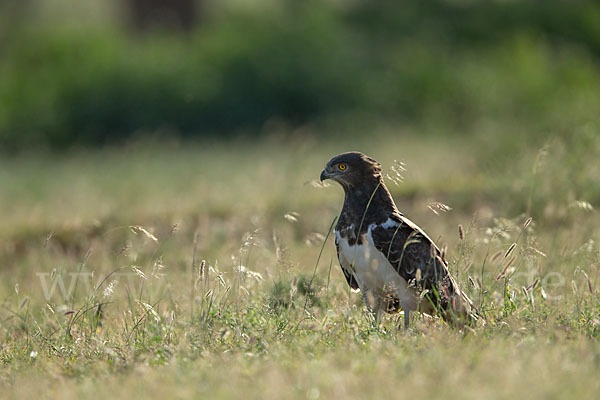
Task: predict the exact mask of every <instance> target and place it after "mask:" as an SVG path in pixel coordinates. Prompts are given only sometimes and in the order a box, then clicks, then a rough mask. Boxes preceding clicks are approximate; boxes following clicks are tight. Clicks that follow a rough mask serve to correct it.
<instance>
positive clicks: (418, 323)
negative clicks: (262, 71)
mask: <svg viewBox="0 0 600 400" xmlns="http://www.w3.org/2000/svg"><path fill="white" fill-rule="evenodd" d="M586 132H588V133H586ZM340 143H344V145H340ZM498 149H502V151H501V152H499V151H498ZM347 150H362V151H364V152H366V153H368V154H369V155H371V156H373V157H374V158H376V159H378V160H379V161H381V162H382V163H383V165H384V170H386V169H387V168H390V167H392V166H394V165H397V164H394V160H398V161H402V162H404V163H405V165H406V171H402V175H403V182H400V183H399V184H397V185H396V184H394V183H393V182H391V181H390V182H388V184H389V186H390V189H391V190H392V194H393V196H394V198H395V200H396V202H397V204H398V206H399V207H400V208H401V209H402V210H403V211H404V212H405V214H406V215H407V216H409V217H410V218H411V219H413V220H414V221H415V222H417V223H418V224H419V225H421V226H422V227H423V228H424V229H425V230H426V231H427V232H428V233H429V235H430V236H431V237H433V238H434V239H435V240H436V241H437V242H438V244H439V245H441V246H447V249H448V250H447V257H448V259H449V260H450V268H451V270H452V271H453V273H454V274H455V275H456V276H457V277H458V280H459V282H460V283H461V285H462V286H463V288H465V290H466V291H467V292H468V293H469V295H470V296H471V298H472V299H473V300H474V301H475V302H476V303H477V304H478V305H480V306H481V308H482V309H483V310H484V311H485V317H486V323H485V324H481V325H480V326H477V327H474V328H473V329H472V330H469V329H467V330H464V331H459V330H456V329H451V328H449V327H448V326H447V325H446V324H444V323H442V322H440V321H439V320H435V321H428V320H424V319H423V318H421V317H418V316H415V317H414V318H413V320H412V322H411V328H410V329H409V330H408V331H404V330H398V329H397V325H398V320H397V317H390V316H388V317H386V318H385V319H384V321H383V322H382V324H381V325H380V326H373V324H372V323H371V321H370V319H369V317H368V315H367V313H366V311H365V307H364V305H363V304H362V299H361V297H360V295H359V294H354V293H351V292H349V290H348V288H347V285H346V283H345V281H344V279H343V277H342V274H341V271H340V270H339V267H338V265H337V260H336V259H335V253H334V246H333V243H331V239H329V240H328V241H327V242H325V237H326V236H327V232H328V229H329V227H330V225H331V222H332V221H333V218H334V217H335V216H336V215H337V214H338V212H339V209H340V207H341V202H342V191H341V189H340V188H338V187H336V186H328V187H322V186H320V185H318V184H316V180H317V179H318V176H319V173H320V171H321V169H322V167H323V166H324V165H325V163H326V162H327V161H328V160H329V158H330V157H331V156H333V155H334V154H336V153H339V152H341V151H347ZM598 150H600V138H599V137H598V135H597V132H596V133H595V134H591V133H589V130H588V131H581V132H580V131H578V132H575V133H574V134H573V135H572V136H570V137H567V136H564V135H563V136H560V137H559V136H557V137H549V138H547V140H544V141H543V142H538V143H533V145H530V144H527V145H525V144H522V143H519V141H518V140H514V141H512V142H511V140H509V139H508V138H501V137H498V136H496V137H495V138H493V141H492V142H490V136H489V135H487V134H482V135H471V136H465V137H464V138H463V139H456V136H453V137H452V139H451V140H447V139H444V138H443V137H418V136H416V135H412V134H409V133H407V132H404V131H400V132H397V131H396V132H393V134H392V133H390V132H387V133H386V132H384V133H382V134H379V135H375V136H371V137H369V138H366V137H365V138H362V139H361V138H356V137H354V138H339V137H338V138H337V139H319V136H316V135H312V136H306V137H303V138H302V139H298V140H297V141H294V140H292V141H291V142H290V141H282V140H280V139H277V138H272V139H265V140H263V141H260V142H247V141H243V140H240V141H238V142H227V143H208V142H205V143H196V144H185V145H178V144H173V143H172V144H161V145H159V144H141V143H133V144H131V145H129V146H125V147H123V148H112V149H104V150H94V151H92V150H81V151H76V152H72V153H68V154H62V155H52V154H29V155H27V154H24V155H19V156H12V157H9V158H4V159H2V160H1V161H0V187H2V191H1V192H0V206H1V207H0V220H1V221H2V224H1V226H0V244H1V247H0V259H1V260H2V263H1V265H0V337H1V339H0V363H1V367H0V385H1V386H2V393H3V396H4V395H6V396H7V397H14V398H30V397H34V396H35V397H41V398H55V397H60V398H67V399H68V398H81V397H85V398H88V397H89V398H106V397H114V396H144V397H149V398H165V397H166V398H191V397H217V398H232V397H242V396H243V397H247V398H282V397H283V398H309V399H316V398H333V397H338V398H366V397H379V396H393V397H401V396H411V397H419V398H434V397H439V396H440V395H444V396H448V395H450V396H453V395H454V396H460V397H461V398H482V397H493V398H514V397H515V396H519V397H522V396H527V397H528V398H561V397H566V396H574V397H577V398H585V397H587V398H590V397H594V395H595V394H597V393H598V391H599V390H600V384H599V383H598V380H597V379H595V378H596V375H597V374H596V371H597V369H598V366H599V364H600V346H599V344H598V338H599V336H600V301H599V299H598V272H599V271H598V265H599V263H600V249H599V247H598V244H597V243H598V242H599V240H600V238H599V237H598V230H597V226H598V222H599V218H598V214H597V212H596V211H595V208H596V207H597V206H598V204H599V203H600V185H599V184H598V181H597V176H598V167H597V161H596V158H597V154H598ZM435 202H440V203H443V204H446V205H448V206H449V207H451V210H447V209H446V208H445V207H442V206H441V205H439V204H435ZM428 206H429V207H428ZM432 210H435V212H432ZM529 218H532V219H531V220H529ZM459 225H460V226H461V228H460V229H461V231H462V233H461V234H460V235H459V228H458V226H459ZM321 250H322V255H321V254H320V252H321ZM318 259H319V260H320V261H319V262H317V260H318ZM314 271H316V272H314ZM74 278H76V279H74ZM61 283H63V284H64V289H63V287H61V286H60V284H61ZM53 285H54V286H53ZM71 285H72V286H71ZM52 287H54V292H53V293H50V292H51V291H52ZM70 289H71V290H70ZM63 292H64V293H63Z"/></svg>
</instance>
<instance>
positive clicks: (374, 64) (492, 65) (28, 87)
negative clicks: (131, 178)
mask: <svg viewBox="0 0 600 400" xmlns="http://www.w3.org/2000/svg"><path fill="white" fill-rule="evenodd" d="M599 111H600V3H599V2H597V1H578V0H546V1H516V0H515V1H485V2H483V1H474V0H473V1H471V0H436V1H426V2H424V1H420V0H405V1H402V2H399V1H333V0H329V1H310V0H309V1H298V0H255V1H251V2H249V1H242V0H218V1H217V0H195V1H192V0H172V1H167V0H162V1H161V0H120V1H117V0H112V1H111V0H86V1H74V0H52V1H50V0H27V1H24V0H21V1H16V0H8V1H3V2H2V3H0V146H1V147H2V148H3V149H4V150H8V151H12V150H14V149H30V148H32V147H49V148H54V149H63V148H66V147H71V146H73V145H77V146H79V145H85V146H89V145H102V144H106V143H120V142H122V141H124V140H130V139H131V138H139V137H143V138H146V137H147V136H152V137H157V136H158V137H177V138H203V137H209V138H215V137H222V136H229V137H231V136H239V135H242V136H246V137H248V136H250V137H252V136H254V135H265V134H270V133H273V132H276V133H278V132H286V134H289V132H298V129H297V128H307V127H308V128H309V129H308V130H310V131H311V132H320V133H321V134H323V135H324V134H325V133H323V132H326V134H327V135H335V134H343V135H353V134H354V135H361V134H365V133H368V132H369V130H373V129H377V128H378V127H381V126H394V127H397V126H404V127H409V128H410V129H413V130H414V131H417V132H418V133H419V134H428V135H436V134H437V135H440V134H445V135H461V134H471V135H478V136H481V137H484V138H485V137H486V136H487V137H497V136H503V137H505V138H512V139H514V140H515V141H517V142H519V144H523V143H527V142H530V143H535V144H536V145H539V144H540V143H543V141H544V138H545V137H546V136H547V135H549V133H551V134H552V135H553V136H561V137H562V138H563V139H564V140H566V141H570V140H571V137H572V136H573V135H578V134H584V135H588V134H590V132H595V133H594V134H596V133H597V132H598V127H599V126H600V112H599ZM300 132H302V130H300ZM581 132H583V133H581ZM586 132H587V133H586Z"/></svg>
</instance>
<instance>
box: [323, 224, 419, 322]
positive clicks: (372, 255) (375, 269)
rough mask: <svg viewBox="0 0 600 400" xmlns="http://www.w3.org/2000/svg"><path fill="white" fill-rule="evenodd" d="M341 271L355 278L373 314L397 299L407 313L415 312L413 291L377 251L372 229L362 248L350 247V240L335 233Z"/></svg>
mask: <svg viewBox="0 0 600 400" xmlns="http://www.w3.org/2000/svg"><path fill="white" fill-rule="evenodd" d="M335 234H336V240H337V243H338V248H339V254H340V263H341V264H342V268H344V269H345V270H346V271H349V272H350V273H352V274H353V275H354V278H355V279H356V282H357V283H358V286H359V288H360V290H361V291H362V292H363V296H364V298H365V302H366V303H367V306H368V307H369V308H370V309H371V310H376V309H378V308H379V307H380V306H382V307H384V308H387V307H386V305H385V304H386V301H389V300H390V298H391V297H395V298H397V299H398V300H399V301H400V306H401V307H402V309H403V310H405V311H412V310H415V309H416V305H417V295H416V292H415V289H414V288H409V287H408V283H407V282H406V281H405V280H404V278H402V276H400V274H399V273H398V272H396V270H395V269H394V267H392V265H391V264H390V263H389V261H388V260H387V258H386V256H385V255H384V254H383V253H381V252H380V251H379V250H377V248H376V247H375V244H374V243H373V238H372V236H371V229H369V231H368V232H367V233H366V234H365V235H363V237H362V239H363V240H362V244H360V245H358V244H355V245H354V246H350V244H349V243H348V240H347V239H344V238H341V237H340V235H339V233H338V232H335Z"/></svg>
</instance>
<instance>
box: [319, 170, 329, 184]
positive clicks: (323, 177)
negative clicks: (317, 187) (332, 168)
mask: <svg viewBox="0 0 600 400" xmlns="http://www.w3.org/2000/svg"><path fill="white" fill-rule="evenodd" d="M320 178H321V182H323V181H324V180H325V179H329V175H327V171H325V170H323V171H321V177H320Z"/></svg>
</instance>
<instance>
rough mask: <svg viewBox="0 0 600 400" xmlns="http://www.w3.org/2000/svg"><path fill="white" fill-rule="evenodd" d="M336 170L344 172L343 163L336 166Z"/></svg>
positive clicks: (344, 165) (344, 166)
mask: <svg viewBox="0 0 600 400" xmlns="http://www.w3.org/2000/svg"><path fill="white" fill-rule="evenodd" d="M338 169H339V170H340V171H345V170H346V164H344V163H341V164H338Z"/></svg>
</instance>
